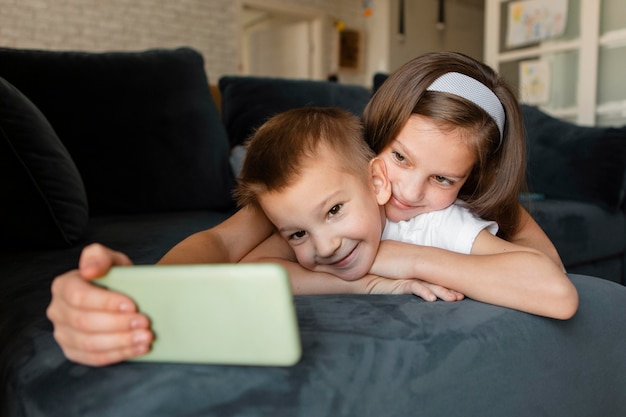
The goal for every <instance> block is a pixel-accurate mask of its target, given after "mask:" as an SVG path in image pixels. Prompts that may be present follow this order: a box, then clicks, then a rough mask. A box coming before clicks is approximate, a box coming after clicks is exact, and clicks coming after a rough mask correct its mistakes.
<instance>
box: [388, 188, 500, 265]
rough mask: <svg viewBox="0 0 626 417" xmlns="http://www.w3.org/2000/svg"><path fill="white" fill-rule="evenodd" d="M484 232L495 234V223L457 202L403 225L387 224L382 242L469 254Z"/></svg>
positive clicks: (407, 221)
mask: <svg viewBox="0 0 626 417" xmlns="http://www.w3.org/2000/svg"><path fill="white" fill-rule="evenodd" d="M485 228H486V229H487V230H488V231H489V233H491V234H493V235H495V234H496V233H498V224H497V223H496V222H493V221H487V220H483V219H481V218H480V217H478V216H476V215H475V214H474V213H472V212H471V211H469V209H468V208H467V207H465V206H463V202H462V201H461V200H457V201H456V203H454V204H452V205H451V206H450V207H448V208H445V209H443V210H438V211H431V212H430V213H424V214H419V215H417V216H415V217H413V218H412V219H409V220H406V221H401V222H398V223H396V222H391V221H389V220H387V223H386V225H385V230H383V236H382V239H383V240H395V241H398V242H404V243H413V244H416V245H423V246H434V247H437V248H441V249H447V250H450V251H453V252H459V253H465V254H469V253H470V252H471V250H472V246H473V245H474V240H476V236H478V234H479V233H480V231H481V230H483V229H485Z"/></svg>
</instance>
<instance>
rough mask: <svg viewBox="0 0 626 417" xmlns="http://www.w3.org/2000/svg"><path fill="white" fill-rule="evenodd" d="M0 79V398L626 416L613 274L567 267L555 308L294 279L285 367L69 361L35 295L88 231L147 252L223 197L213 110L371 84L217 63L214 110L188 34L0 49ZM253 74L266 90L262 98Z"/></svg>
mask: <svg viewBox="0 0 626 417" xmlns="http://www.w3.org/2000/svg"><path fill="white" fill-rule="evenodd" d="M0 77H1V79H0V171H1V172H2V175H1V176H0V178H1V179H0V183H1V184H2V188H1V190H2V202H3V203H2V205H0V210H2V211H1V212H0V213H1V214H2V216H0V218H1V219H2V222H3V226H2V233H0V239H1V240H2V249H1V252H0V387H1V388H2V397H1V398H0V404H1V405H2V409H1V411H2V415H3V416H63V417H67V416H99V417H100V416H116V417H119V416H174V415H176V416H263V415H267V416H316V417H317V416H333V417H335V416H407V415H416V414H418V415H427V416H456V415H459V416H461V415H462V416H484V415H506V416H538V415H546V416H560V415H563V416H568V417H571V416H590V415H601V416H623V415H626V395H625V394H626V390H625V388H624V387H626V356H624V354H623V351H624V348H625V347H626V328H625V327H624V326H622V325H620V324H619V323H621V322H622V321H623V319H624V317H626V287H623V286H621V285H618V284H616V283H614V282H610V281H608V280H603V279H598V278H596V277H593V276H587V275H577V274H570V277H571V279H572V281H573V283H574V284H575V285H576V287H577V289H578V291H579V294H580V307H579V311H578V312H577V314H576V315H575V316H574V317H573V318H572V319H571V320H568V321H565V322H562V321H557V320H552V319H546V318H542V317H536V316H533V315H529V314H525V313H521V312H518V311H513V310H509V309H506V308H501V307H495V306H492V305H487V304H483V303H479V302H475V301H473V300H464V301H462V302H458V303H443V302H436V303H426V302H423V301H422V300H421V299H419V298H417V297H413V296H367V295H360V296H354V295H351V296H347V295H333V296H298V297H295V298H294V303H295V306H296V310H297V314H298V320H299V326H300V332H301V339H302V345H303V356H302V359H301V360H300V362H299V363H298V364H296V365H295V366H293V367H288V368H280V367H247V366H240V367H238V366H212V365H180V364H151V363H121V364H117V365H113V366H108V367H103V368H92V367H88V366H82V365H77V364H74V363H71V362H69V361H67V360H66V359H65V358H64V356H63V354H62V352H61V351H60V349H59V348H58V346H57V345H56V343H55V342H54V339H53V337H52V328H51V324H50V323H49V321H48V320H47V319H46V317H45V309H46V307H47V305H48V302H49V300H50V282H51V280H52V279H53V278H54V276H55V275H57V274H59V273H62V272H64V271H66V270H68V269H71V268H73V267H75V265H76V263H77V260H78V255H79V253H80V250H81V248H82V247H83V246H84V245H85V244H87V243H89V242H101V243H104V244H105V245H108V246H110V247H112V248H115V249H117V250H121V251H123V252H125V253H127V254H128V255H129V256H130V257H131V259H133V261H134V262H135V263H138V264H150V263H154V262H156V261H157V260H158V259H159V258H160V257H161V256H162V255H163V254H164V253H165V252H166V251H167V250H168V249H169V248H170V247H171V246H172V245H173V244H174V243H176V242H178V241H179V240H181V239H182V238H184V237H185V236H187V235H189V234H191V233H193V232H195V231H198V230H202V229H205V228H208V227H210V226H212V225H214V224H216V223H217V222H219V221H221V220H222V219H224V218H226V217H227V216H228V215H230V214H231V213H232V212H233V210H234V205H233V202H232V198H231V196H230V190H231V189H232V186H233V184H234V179H233V175H232V173H231V171H230V167H229V166H228V158H229V148H230V145H229V139H230V140H231V141H233V140H236V139H234V136H235V134H234V133H232V134H231V135H230V136H229V135H228V133H227V132H228V130H227V129H225V126H227V127H228V126H232V125H231V123H234V122H235V119H237V118H238V117H248V116H250V115H251V114H252V113H254V114H257V115H259V114H261V112H268V111H270V112H271V111H272V110H271V108H272V106H276V105H278V103H282V101H281V100H280V99H279V98H280V94H283V95H286V96H287V97H289V100H291V101H290V103H291V104H290V105H292V106H296V105H304V104H319V105H344V106H346V107H350V109H351V110H354V111H356V112H358V111H359V109H362V107H361V106H364V103H365V102H366V101H367V97H368V95H369V92H367V90H366V89H363V88H361V87H356V86H345V85H341V84H334V83H326V82H295V81H290V80H267V79H264V80H258V79H248V80H245V79H241V78H230V77H225V78H224V81H222V82H221V83H220V87H221V88H222V91H221V93H222V103H221V106H222V111H223V115H224V118H223V120H220V116H219V114H218V111H217V108H216V106H215V103H214V102H213V101H212V99H211V96H210V94H209V89H208V81H207V78H206V75H205V73H204V70H203V62H202V57H201V56H200V55H198V54H197V53H196V52H195V51H193V50H190V49H185V48H183V49H179V50H155V51H146V52H138V53H100V54H89V53H72V52H51V51H16V50H10V49H0ZM246 81H247V82H246ZM259 85H261V87H259ZM297 85H300V86H301V89H300V88H296V86H297ZM251 87H254V88H252V91H256V93H255V96H258V97H259V99H261V98H263V96H262V95H261V94H260V93H261V92H262V93H263V94H269V95H271V96H272V97H273V98H272V99H271V100H270V101H267V100H264V101H263V102H264V103H265V106H264V107H263V108H262V110H259V108H258V107H256V108H255V107H254V106H255V105H257V106H258V103H259V102H255V101H254V100H251V96H247V95H246V94H244V93H243V92H242V90H241V88H247V89H250V88H251ZM286 87H288V88H286ZM347 96H350V97H353V98H354V101H352V102H351V103H350V104H348V103H346V102H345V101H342V100H343V99H345V98H346V97H347ZM303 100H304V102H303ZM363 100H364V101H363ZM246 103H247V104H246ZM255 103H256V104H255ZM233 109H237V110H236V111H233ZM248 112H249V113H248ZM263 117H265V116H261V118H263ZM48 122H49V123H48ZM254 123H255V122H248V125H253V124H254ZM244 134H245V133H244ZM232 143H234V142H231V144H232ZM547 201H548V200H547V199H546V200H545V201H539V202H537V206H539V205H540V203H541V204H543V203H544V202H547ZM555 204H557V203H555ZM598 210H600V211H599V212H598V213H605V211H604V210H603V209H601V208H599V209H598ZM594 213H595V212H593V211H592V212H590V214H594ZM621 225H622V229H620V231H619V233H617V232H615V233H614V234H615V235H619V234H620V233H621V239H622V241H623V220H622V223H621ZM555 230H559V229H558V227H557V228H556V229H555ZM612 230H615V229H612ZM618 237H619V236H618ZM566 238H568V239H570V240H572V241H571V242H569V243H570V244H574V245H575V244H578V243H577V242H575V241H576V240H578V238H577V237H576V235H572V236H567V237H566ZM582 238H583V237H581V239H582ZM616 239H617V238H616ZM557 246H558V245H557ZM622 254H623V242H622Z"/></svg>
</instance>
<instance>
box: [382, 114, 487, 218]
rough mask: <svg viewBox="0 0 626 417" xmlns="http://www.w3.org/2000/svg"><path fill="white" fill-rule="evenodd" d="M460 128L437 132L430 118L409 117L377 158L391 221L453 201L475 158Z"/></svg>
mask: <svg viewBox="0 0 626 417" xmlns="http://www.w3.org/2000/svg"><path fill="white" fill-rule="evenodd" d="M466 135H467V133H466V131H465V130H463V129H462V128H456V129H453V130H450V129H443V130H442V129H441V128H440V127H439V126H437V124H436V123H435V122H434V121H433V120H432V119H430V118H428V117H425V116H421V115H417V114H413V115H411V117H410V118H409V120H408V121H407V123H406V124H405V125H404V127H403V128H402V130H401V131H400V134H399V135H398V136H397V137H396V138H395V139H394V140H393V142H391V143H390V144H389V146H387V147H386V148H385V149H383V151H382V152H381V154H380V155H379V157H380V158H381V159H382V160H383V161H385V165H386V167H387V176H388V178H389V181H390V182H391V198H390V199H389V201H388V202H387V204H386V205H385V210H386V215H387V218H388V219H389V220H391V221H395V222H398V221H401V220H408V219H410V218H412V217H415V216H416V215H418V214H422V213H428V212H431V211H436V210H442V209H444V208H446V207H448V206H449V205H451V204H452V203H454V201H455V200H456V198H457V196H458V194H459V190H460V189H461V187H462V186H463V184H464V183H465V181H466V180H467V178H468V176H469V174H470V172H471V170H472V167H473V166H474V163H475V162H476V157H475V156H474V153H473V152H472V151H471V149H470V148H469V146H468V145H467V141H466V139H465V136H466Z"/></svg>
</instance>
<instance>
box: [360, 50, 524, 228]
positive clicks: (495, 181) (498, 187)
mask: <svg viewBox="0 0 626 417" xmlns="http://www.w3.org/2000/svg"><path fill="white" fill-rule="evenodd" d="M450 72H457V73H461V74H464V75H467V76H469V77H471V78H473V79H475V80H477V81H479V82H480V83H482V84H484V85H485V86H486V87H487V88H489V89H490V90H491V91H492V92H493V93H494V94H495V95H496V96H497V98H498V99H499V100H500V103H501V104H502V106H503V108H504V111H505V114H506V123H505V125H504V134H503V137H502V142H501V143H500V131H499V130H498V127H497V125H496V123H495V122H494V120H493V118H492V117H490V115H489V114H487V113H486V112H485V111H484V110H482V109H481V108H480V107H478V106H477V105H476V104H475V103H472V102H471V101H469V100H467V99H464V98H462V97H459V96H457V95H453V94H448V93H442V92H438V91H429V90H428V87H429V86H430V85H431V84H432V83H433V82H434V81H435V80H436V79H438V78H439V77H441V76H442V75H444V74H446V73H450ZM412 114H419V115H422V116H426V117H429V118H432V119H434V120H435V121H436V122H437V123H438V124H439V125H440V127H441V128H443V129H448V128H449V129H451V130H452V129H455V128H457V127H460V128H462V129H464V130H465V131H466V132H468V133H469V134H467V135H466V138H467V141H468V145H469V146H470V148H471V149H472V150H473V151H474V154H475V156H476V163H475V165H474V168H473V170H472V172H471V173H470V176H469V178H468V179H467V181H466V183H465V184H464V185H463V187H462V188H461V190H460V191H459V198H460V199H462V200H464V201H465V202H466V203H467V205H468V207H469V208H470V210H472V212H474V213H475V214H477V215H479V216H481V217H482V218H484V219H488V220H494V221H496V222H497V223H498V225H499V232H498V236H500V237H502V238H504V239H508V238H510V237H511V236H512V235H514V234H515V232H516V230H517V228H518V227H519V223H520V218H521V211H520V204H519V193H520V192H521V191H523V190H525V188H526V182H525V167H526V150H525V140H524V128H523V124H522V116H521V110H520V108H519V104H518V101H517V98H516V96H515V93H514V92H513V90H511V88H510V87H509V86H508V85H507V84H506V82H505V81H504V80H503V79H502V78H500V77H499V76H498V74H497V73H496V72H495V71H493V69H492V68H490V67H489V66H487V65H484V64H482V63H480V62H478V61H476V60H475V59H473V58H470V57H468V56H466V55H463V54H460V53H455V52H435V53H429V54H425V55H422V56H419V57H417V58H414V59H413V60H411V61H409V62H407V63H406V64H404V65H403V66H402V67H400V68H399V69H398V70H396V71H395V72H394V73H393V74H392V75H391V76H390V77H389V78H388V79H387V80H385V82H384V83H383V85H382V86H381V87H380V88H379V89H378V91H377V92H376V93H375V95H374V96H373V98H372V99H371V100H370V102H369V104H368V105H367V107H366V108H365V111H364V113H363V121H364V129H365V132H364V133H365V140H366V142H367V143H368V144H369V145H370V147H371V148H372V149H373V150H374V152H376V153H380V152H382V151H383V150H384V149H385V148H386V147H387V146H388V145H389V144H390V143H391V142H392V141H393V140H394V139H395V138H396V136H397V135H398V134H399V133H400V131H401V130H402V128H403V127H404V125H405V123H406V122H407V121H408V119H409V117H410V116H411V115H412Z"/></svg>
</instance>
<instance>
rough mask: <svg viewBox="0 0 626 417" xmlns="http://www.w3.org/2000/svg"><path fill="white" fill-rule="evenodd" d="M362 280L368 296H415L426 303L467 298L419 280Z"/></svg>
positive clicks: (377, 277)
mask: <svg viewBox="0 0 626 417" xmlns="http://www.w3.org/2000/svg"><path fill="white" fill-rule="evenodd" d="M361 280H364V281H366V292H367V294H413V295H417V296H418V297H421V298H423V299H424V300H425V301H437V299H441V300H443V301H460V300H462V299H463V298H465V296H464V295H463V294H461V293H459V292H457V291H454V290H449V289H447V288H444V287H442V286H439V285H435V284H431V283H429V282H426V281H422V280H419V279H389V278H384V277H381V276H378V275H367V276H365V277H363V278H361Z"/></svg>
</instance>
